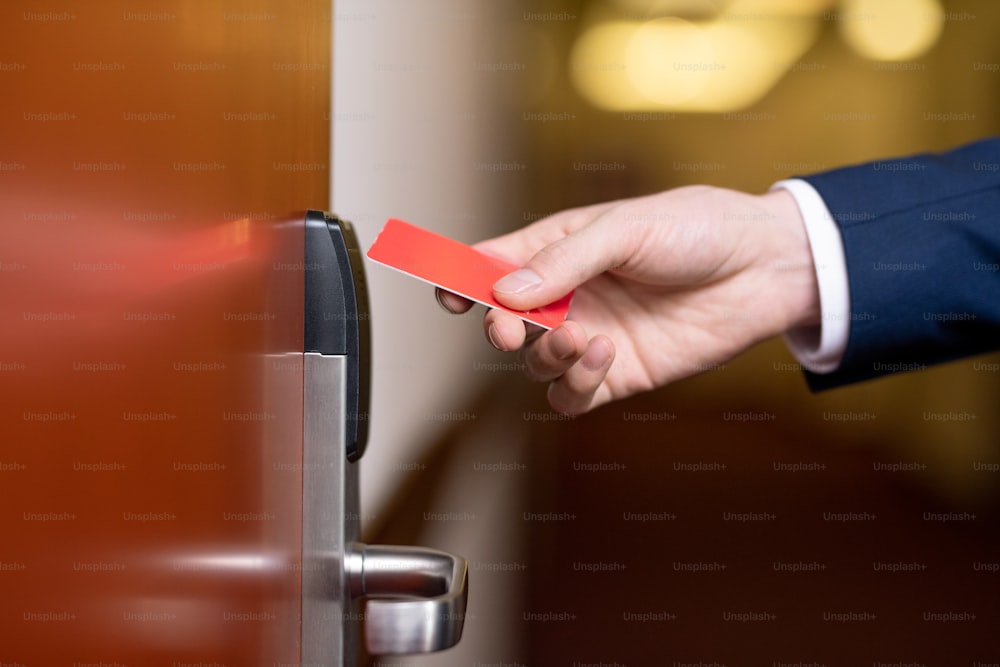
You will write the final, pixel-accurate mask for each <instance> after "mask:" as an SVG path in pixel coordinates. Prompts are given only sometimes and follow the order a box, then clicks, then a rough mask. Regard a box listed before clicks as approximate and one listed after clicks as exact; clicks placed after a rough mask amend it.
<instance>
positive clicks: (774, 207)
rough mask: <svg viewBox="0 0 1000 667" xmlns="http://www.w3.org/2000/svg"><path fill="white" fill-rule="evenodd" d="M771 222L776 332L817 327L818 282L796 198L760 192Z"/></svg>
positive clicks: (770, 262) (782, 192) (769, 265)
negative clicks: (776, 306)
mask: <svg viewBox="0 0 1000 667" xmlns="http://www.w3.org/2000/svg"><path fill="white" fill-rule="evenodd" d="M759 197H760V202H761V204H762V205H763V206H764V207H765V210H766V213H767V214H766V216H765V219H766V220H767V221H768V223H769V229H768V236H769V239H768V240H767V244H768V247H769V249H770V256H769V257H768V259H767V266H766V267H765V270H768V271H770V273H771V276H770V280H771V281H772V284H774V285H775V286H776V288H775V290H774V293H775V294H774V296H775V297H776V299H777V304H778V305H779V308H778V311H777V313H776V317H777V322H776V323H775V325H776V326H775V328H776V329H777V330H776V331H775V332H774V333H775V334H782V333H785V332H787V331H789V330H792V329H801V328H804V327H815V326H818V325H819V324H820V323H821V322H822V308H821V302H820V290H819V282H818V280H817V277H816V265H815V261H814V259H813V253H812V248H811V247H810V245H809V235H808V233H807V231H806V225H805V220H804V219H803V217H802V212H801V211H800V210H799V206H798V203H797V202H796V201H795V198H794V197H793V196H792V195H791V193H789V192H788V191H786V190H783V189H777V190H773V191H771V192H768V193H766V194H763V195H759Z"/></svg>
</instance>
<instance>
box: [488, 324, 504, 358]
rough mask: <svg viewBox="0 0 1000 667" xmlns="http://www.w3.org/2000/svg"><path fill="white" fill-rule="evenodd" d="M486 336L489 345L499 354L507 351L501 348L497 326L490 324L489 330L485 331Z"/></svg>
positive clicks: (501, 343)
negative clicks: (498, 351)
mask: <svg viewBox="0 0 1000 667" xmlns="http://www.w3.org/2000/svg"><path fill="white" fill-rule="evenodd" d="M486 336H487V337H488V338H489V339H490V345H492V346H493V347H495V348H496V349H498V350H500V351H501V352H506V351H507V348H505V347H504V346H503V341H501V340H500V335H499V333H497V325H495V324H491V325H490V328H489V329H487V330H486Z"/></svg>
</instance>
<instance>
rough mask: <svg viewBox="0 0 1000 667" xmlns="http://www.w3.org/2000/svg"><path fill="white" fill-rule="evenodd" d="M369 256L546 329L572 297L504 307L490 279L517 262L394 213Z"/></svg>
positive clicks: (560, 318) (558, 320)
mask: <svg viewBox="0 0 1000 667" xmlns="http://www.w3.org/2000/svg"><path fill="white" fill-rule="evenodd" d="M368 258H369V259H371V260H372V261H374V262H378V263H379V264H383V265H385V266H388V267H390V268H393V269H396V270H398V271H402V272H403V273H405V274H407V275H410V276H413V277H414V278H418V279H420V280H423V281H424V282H428V283H430V284H431V285H435V286H437V287H440V288H442V289H445V290H447V291H449V292H454V293H455V294H458V295H460V296H464V297H465V298H466V299H469V300H471V301H475V302H477V303H481V304H483V305H485V306H489V307H490V308H499V309H500V310H504V311H506V312H508V313H511V314H513V315H516V316H518V317H520V318H521V319H522V320H524V321H526V322H531V323H532V324H537V325H538V326H540V327H543V328H545V329H551V328H553V327H556V326H558V325H559V324H560V323H561V322H562V321H563V320H565V319H566V313H567V312H568V311H569V302H570V299H571V298H572V296H573V295H572V293H570V294H567V295H566V296H564V297H563V298H561V299H559V300H558V301H556V302H554V303H551V304H549V305H547V306H542V307H541V308H536V309H533V310H529V311H521V310H512V309H510V308H507V307H506V306H503V305H501V304H500V303H499V302H497V300H496V299H494V298H493V283H495V282H496V281H497V280H499V279H500V278H502V277H503V276H505V275H507V274H508V273H510V272H511V271H516V270H517V269H519V268H520V267H519V266H517V265H516V264H512V263H510V262H507V261H504V260H502V259H499V258H497V257H493V256H491V255H487V254H484V253H481V252H479V251H478V250H476V249H475V248H472V247H471V246H467V245H465V244H464V243H460V242H459V241H455V240H452V239H449V238H447V237H444V236H441V235H440V234H435V233H434V232H430V231H427V230H426V229H421V228H420V227H417V226H415V225H411V224H410V223H408V222H403V221H402V220H397V219H395V218H392V219H390V220H388V221H387V222H386V223H385V227H383V228H382V231H381V232H379V235H378V238H376V239H375V243H373V244H372V247H371V248H369V249H368Z"/></svg>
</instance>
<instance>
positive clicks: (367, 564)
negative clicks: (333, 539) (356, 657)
mask: <svg viewBox="0 0 1000 667" xmlns="http://www.w3.org/2000/svg"><path fill="white" fill-rule="evenodd" d="M345 567H346V569H347V579H348V584H349V586H350V591H351V595H352V596H353V597H358V598H360V597H365V598H369V600H368V605H367V608H366V611H365V622H364V625H365V629H364V634H365V646H366V647H367V649H368V652H369V653H370V654H372V655H398V654H405V653H430V652H432V651H440V650H443V649H446V648H450V647H452V646H454V645H455V644H456V643H458V640H459V639H461V637H462V628H463V626H464V624H465V606H466V602H467V600H468V596H469V588H468V569H469V568H468V563H467V562H466V560H465V559H464V558H461V557H459V556H455V555H452V554H449V553H445V552H443V551H436V550H434V549H425V548H422V547H398V546H381V545H366V544H355V545H353V546H352V547H351V548H349V549H348V551H347V554H346V559H345Z"/></svg>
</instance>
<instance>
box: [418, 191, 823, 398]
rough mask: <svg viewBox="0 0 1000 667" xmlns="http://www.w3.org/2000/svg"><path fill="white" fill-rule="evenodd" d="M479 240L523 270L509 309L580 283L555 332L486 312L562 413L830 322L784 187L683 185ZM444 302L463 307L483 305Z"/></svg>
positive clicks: (504, 299)
mask: <svg viewBox="0 0 1000 667" xmlns="http://www.w3.org/2000/svg"><path fill="white" fill-rule="evenodd" d="M476 247H477V248H478V249H479V250H482V251H484V252H487V253H490V254H494V255H497V256H500V257H503V258H505V259H507V260H509V261H512V262H515V263H517V264H519V265H521V266H522V268H521V269H520V270H518V271H515V272H514V273H511V274H509V275H507V276H505V277H503V278H501V279H500V280H499V281H497V283H496V284H495V285H494V288H493V289H494V296H495V297H496V299H497V301H499V302H501V303H503V304H504V305H505V306H508V307H510V308H513V309H517V310H530V309H531V308H537V307H539V306H542V305H545V304H547V303H550V302H552V301H555V300H556V299H558V298H560V297H562V296H563V295H565V294H567V293H569V292H570V291H571V290H573V289H575V290H576V293H575V295H574V297H573V301H572V303H571V305H570V309H569V317H568V318H567V320H566V321H565V322H564V323H562V324H560V325H559V326H558V327H555V328H554V329H552V330H550V331H546V332H544V333H540V332H541V329H539V328H537V327H534V326H533V325H525V323H524V322H523V321H522V320H520V319H519V318H517V317H515V316H514V315H511V314H509V313H505V312H503V311H501V310H496V309H491V310H488V311H487V313H486V315H485V317H484V318H483V324H484V329H485V331H486V336H487V338H488V340H489V341H490V343H491V344H492V345H493V346H494V347H495V348H497V349H498V350H502V351H514V350H520V351H521V360H522V361H523V363H524V365H525V368H526V371H525V372H526V375H527V376H528V377H529V378H531V379H533V380H536V381H540V382H548V383H550V384H549V389H548V400H549V403H550V405H551V406H552V408H553V409H554V410H557V411H559V412H564V413H569V414H578V413H582V412H586V411H588V410H590V409H592V408H594V407H596V406H598V405H601V404H603V403H607V402H609V401H613V400H617V399H621V398H625V397H627V396H631V395H632V394H636V393H639V392H642V391H647V390H650V389H654V388H657V387H660V386H663V385H666V384H669V383H670V382H673V381H675V380H679V379H681V378H684V377H687V376H690V375H694V374H696V373H699V372H701V371H704V370H708V369H710V368H713V367H715V366H717V365H718V364H720V363H723V362H725V361H728V360H729V359H731V358H732V357H734V356H736V355H737V354H739V353H740V352H742V351H744V350H746V349H747V348H749V347H751V346H752V345H754V344H755V343H758V342H760V341H762V340H764V339H766V338H770V337H771V336H774V335H777V334H780V333H783V332H785V331H787V330H789V329H791V328H795V327H803V326H809V325H815V324H818V323H819V320H820V306H819V291H818V287H817V284H816V275H815V269H814V267H813V261H812V254H811V252H810V249H809V242H808V239H807V237H806V232H805V227H804V224H803V222H802V218H801V215H800V213H799V210H798V206H797V205H796V203H795V201H794V200H793V199H792V197H791V195H790V194H788V193H787V192H785V191H784V190H776V191H774V192H770V193H767V194H763V195H749V194H745V193H741V192H736V191H733V190H726V189H722V188H715V187H709V186H689V187H683V188H678V189H675V190H668V191H666V192H661V193H659V194H655V195H650V196H646V197H639V198H635V199H625V200H620V201H615V202H609V203H605V204H597V205H594V206H588V207H584V208H577V209H571V210H567V211H563V212H560V213H556V214H555V215H552V216H549V217H547V218H544V219H542V220H539V221H538V222H535V223H533V224H531V225H529V226H527V227H525V228H523V229H520V230H518V231H515V232H512V233H510V234H506V235H504V236H500V237H496V238H493V239H490V240H488V241H484V242H482V243H479V244H477V245H476ZM437 296H438V301H439V302H440V303H441V305H442V306H443V307H444V308H446V309H447V310H449V311H451V312H455V313H460V312H464V311H466V310H468V309H469V308H470V307H471V306H472V303H471V302H469V301H467V300H465V299H462V298H461V297H459V296H457V295H455V294H452V293H450V292H445V291H442V290H438V294H437Z"/></svg>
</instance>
